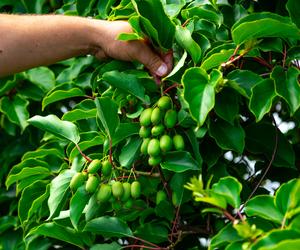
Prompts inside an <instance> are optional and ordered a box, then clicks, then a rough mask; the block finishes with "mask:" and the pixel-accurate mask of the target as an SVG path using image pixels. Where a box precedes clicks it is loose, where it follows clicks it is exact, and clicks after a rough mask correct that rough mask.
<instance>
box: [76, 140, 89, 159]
mask: <svg viewBox="0 0 300 250" xmlns="http://www.w3.org/2000/svg"><path fill="white" fill-rule="evenodd" d="M75 145H76V148H77V149H78V151H79V153H80V154H81V155H82V156H83V158H84V159H86V160H87V161H88V162H90V163H91V162H92V161H93V160H92V159H91V158H90V157H88V156H87V155H86V154H84V153H83V152H82V151H81V149H80V147H79V145H78V144H77V143H76V144H75Z"/></svg>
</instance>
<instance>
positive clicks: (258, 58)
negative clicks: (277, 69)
mask: <svg viewBox="0 0 300 250" xmlns="http://www.w3.org/2000/svg"><path fill="white" fill-rule="evenodd" d="M252 58H253V60H254V61H256V62H258V63H260V64H261V65H264V66H266V67H267V68H269V69H272V68H273V67H272V65H270V64H269V63H268V62H267V61H266V60H264V59H263V58H260V57H252Z"/></svg>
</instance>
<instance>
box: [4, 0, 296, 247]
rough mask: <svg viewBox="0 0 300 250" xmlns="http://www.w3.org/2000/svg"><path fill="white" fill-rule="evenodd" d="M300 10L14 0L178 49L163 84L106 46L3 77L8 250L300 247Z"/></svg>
mask: <svg viewBox="0 0 300 250" xmlns="http://www.w3.org/2000/svg"><path fill="white" fill-rule="evenodd" d="M298 5H299V3H298V0H273V1H267V0H257V1H252V0H121V1H119V0H118V1H117V0H77V1H76V0H64V1H63V0H50V1H46V0H40V1H39V0H23V1H15V0H4V1H0V11H1V12H8V13H38V14H42V13H52V12H54V13H58V14H66V15H80V16H92V17H93V18H98V19H108V20H119V19H127V20H128V19H129V22H130V23H131V25H132V27H133V28H134V31H135V33H134V34H121V35H120V36H119V39H120V40H124V41H128V40H134V39H142V37H147V38H148V39H150V41H151V42H152V44H153V46H154V48H155V49H157V50H160V51H162V52H163V53H166V52H170V51H172V52H173V55H174V69H173V71H172V72H171V73H170V74H169V75H168V76H166V77H164V78H163V79H159V81H161V85H160V86H158V85H157V84H156V82H155V81H154V79H153V77H152V76H151V75H150V74H149V73H148V72H147V70H145V69H144V68H143V66H142V65H140V64H139V63H137V62H121V61H116V60H110V61H105V62H99V61H97V60H96V59H94V58H93V57H91V56H86V57H79V58H73V59H70V60H67V61H63V62H59V63H57V64H54V65H51V66H49V67H38V68H35V69H31V70H28V71H26V72H22V73H19V74H16V75H14V76H10V77H7V78H5V79H4V78H2V79H0V82H1V83H0V138H1V145H0V178H1V182H0V183H1V184H0V185H1V186H0V206H1V210H0V211H1V214H0V216H1V217H0V249H5V250H6V249H7V250H12V249H28V250H35V249H53V247H54V246H57V247H62V249H75V248H81V249H92V250H96V249H101V250H102V249H103V250H105V249H121V248H123V249H124V248H128V249H130V248H131V249H139V248H140V249H157V250H158V249H205V248H207V247H209V248H210V249H226V250H237V249H251V250H256V249H261V250H275V249H276V250H282V249H284V250H286V249H299V248H300V240H299V239H300V230H299V228H300V226H299V225H300V214H299V213H300V196H299V192H300V179H298V177H299V170H300V165H299V164H300V158H299V157H300V146H299V145H300V144H299V142H300V136H299V126H300V111H299V106H300V85H299V73H300V70H299V68H300V67H299V60H300V43H299V40H300V19H299V16H300V12H299V6H298ZM20 46H22V45H21V43H20ZM162 96H164V97H163V98H162V99H161V97H162ZM167 97H169V98H167ZM90 162H92V163H90ZM279 186H280V187H279ZM278 187H279V188H278ZM277 188H278V189H277ZM275 189H277V190H276V192H274V191H275Z"/></svg>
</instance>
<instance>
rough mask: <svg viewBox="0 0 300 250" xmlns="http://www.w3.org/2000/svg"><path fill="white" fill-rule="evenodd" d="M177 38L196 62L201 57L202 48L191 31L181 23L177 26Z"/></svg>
mask: <svg viewBox="0 0 300 250" xmlns="http://www.w3.org/2000/svg"><path fill="white" fill-rule="evenodd" d="M175 39H176V41H177V43H178V44H179V45H180V46H181V47H182V48H184V49H185V50H186V51H187V52H188V53H189V54H190V55H191V57H192V59H193V61H194V63H195V64H197V63H198V62H199V61H200V59H201V54H202V51H201V48H200V46H199V45H198V44H197V43H196V42H195V41H194V39H193V38H192V34H191V32H190V31H189V30H188V29H187V28H185V27H182V26H180V25H177V26H176V32H175Z"/></svg>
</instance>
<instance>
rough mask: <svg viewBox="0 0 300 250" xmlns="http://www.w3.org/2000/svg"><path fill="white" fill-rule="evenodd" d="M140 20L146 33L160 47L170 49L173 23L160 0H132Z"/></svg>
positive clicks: (173, 30)
mask: <svg viewBox="0 0 300 250" xmlns="http://www.w3.org/2000/svg"><path fill="white" fill-rule="evenodd" d="M132 2H133V4H134V6H135V8H136V10H137V12H138V13H139V14H140V15H141V17H140V22H141V25H142V26H143V28H144V29H145V31H146V33H147V35H148V36H149V37H150V38H151V39H153V40H154V41H155V42H156V43H157V44H158V45H160V47H162V48H164V49H170V48H172V45H173V39H174V35H175V25H174V24H173V22H172V21H171V20H170V18H169V17H168V16H167V15H166V13H165V11H164V8H163V5H162V3H161V1H160V0H132Z"/></svg>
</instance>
